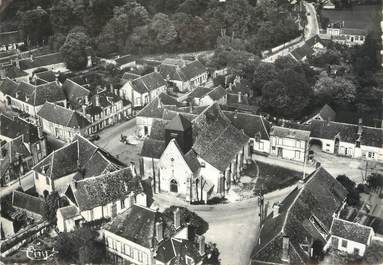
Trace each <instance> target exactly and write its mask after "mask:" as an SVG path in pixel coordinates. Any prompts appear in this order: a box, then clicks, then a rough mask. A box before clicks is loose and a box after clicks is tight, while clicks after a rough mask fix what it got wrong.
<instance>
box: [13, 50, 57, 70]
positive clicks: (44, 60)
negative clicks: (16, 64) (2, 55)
mask: <svg viewBox="0 0 383 265" xmlns="http://www.w3.org/2000/svg"><path fill="white" fill-rule="evenodd" d="M63 61H64V60H63V58H62V55H61V53H59V52H57V53H50V54H46V55H42V56H38V57H35V58H33V60H31V59H30V58H28V59H24V60H20V69H21V70H26V69H31V68H37V67H44V66H48V65H53V64H58V63H62V62H63Z"/></svg>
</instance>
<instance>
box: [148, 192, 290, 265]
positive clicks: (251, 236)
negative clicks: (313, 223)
mask: <svg viewBox="0 0 383 265" xmlns="http://www.w3.org/2000/svg"><path fill="white" fill-rule="evenodd" d="M292 188H294V187H288V188H286V189H283V190H280V191H276V192H272V193H269V194H266V195H265V202H266V201H269V205H270V206H271V205H272V204H273V203H274V202H277V201H282V200H283V198H284V197H285V196H286V195H287V194H288V193H289V192H290V191H291V190H292ZM154 199H155V202H154V205H153V207H154V208H157V207H159V208H160V209H161V210H163V209H165V208H167V207H169V206H170V205H177V206H184V207H187V208H189V209H190V210H191V211H194V212H195V213H197V214H198V215H199V216H201V217H202V218H203V219H204V220H205V221H207V222H208V223H209V230H208V231H207V233H206V235H205V236H206V241H207V242H214V243H216V244H217V248H218V249H219V251H220V253H221V254H220V258H221V264H222V265H248V264H249V258H250V255H251V252H252V250H253V248H254V245H255V244H256V241H257V237H258V229H259V216H258V213H259V211H258V205H257V199H256V198H253V199H249V200H244V201H240V202H235V203H228V204H217V205H190V204H187V203H186V202H184V201H182V200H180V199H178V198H176V197H175V196H172V195H171V194H166V193H161V194H155V195H154ZM269 208H270V207H269Z"/></svg>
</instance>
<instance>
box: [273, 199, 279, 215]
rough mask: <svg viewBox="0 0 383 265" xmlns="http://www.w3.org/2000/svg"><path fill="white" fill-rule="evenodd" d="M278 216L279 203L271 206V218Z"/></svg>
mask: <svg viewBox="0 0 383 265" xmlns="http://www.w3.org/2000/svg"><path fill="white" fill-rule="evenodd" d="M278 215H279V202H278V203H274V205H273V218H275V217H277V216H278Z"/></svg>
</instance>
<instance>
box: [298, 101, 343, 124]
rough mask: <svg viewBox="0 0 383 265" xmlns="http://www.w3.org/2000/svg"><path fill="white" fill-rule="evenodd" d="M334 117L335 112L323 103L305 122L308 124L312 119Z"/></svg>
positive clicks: (331, 118) (330, 119)
mask: <svg viewBox="0 0 383 265" xmlns="http://www.w3.org/2000/svg"><path fill="white" fill-rule="evenodd" d="M335 117H336V112H335V111H334V110H333V109H332V108H331V107H330V106H329V105H327V104H325V105H324V106H323V107H322V108H321V109H320V110H319V112H318V113H315V114H314V115H313V116H312V117H310V119H308V120H307V121H306V122H305V123H306V124H309V123H311V121H313V120H320V121H334V120H335Z"/></svg>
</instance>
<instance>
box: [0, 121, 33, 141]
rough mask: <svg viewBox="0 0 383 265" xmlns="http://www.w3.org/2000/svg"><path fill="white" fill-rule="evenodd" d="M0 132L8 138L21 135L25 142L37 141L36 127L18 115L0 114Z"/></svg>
mask: <svg viewBox="0 0 383 265" xmlns="http://www.w3.org/2000/svg"><path fill="white" fill-rule="evenodd" d="M0 134H1V135H4V136H5V137H8V138H12V139H13V138H16V137H18V136H20V135H23V139H24V142H25V143H35V142H36V141H38V132H37V127H36V126H35V125H33V124H31V123H28V122H26V121H24V120H22V119H20V118H18V117H8V116H6V115H4V114H0Z"/></svg>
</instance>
